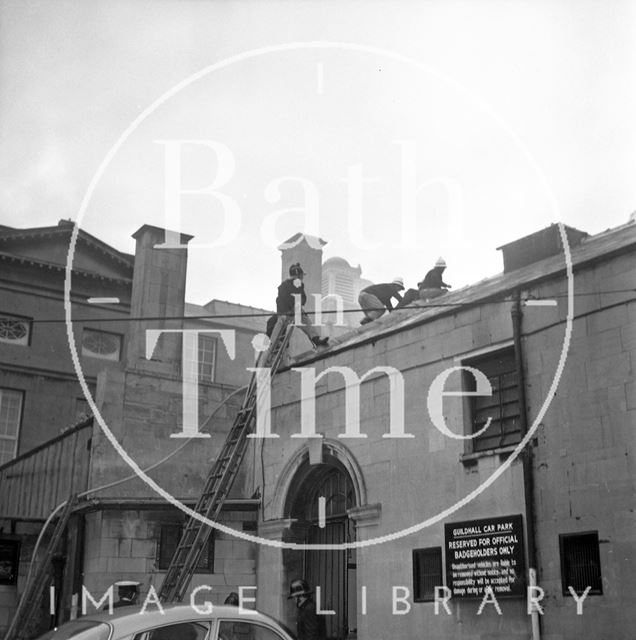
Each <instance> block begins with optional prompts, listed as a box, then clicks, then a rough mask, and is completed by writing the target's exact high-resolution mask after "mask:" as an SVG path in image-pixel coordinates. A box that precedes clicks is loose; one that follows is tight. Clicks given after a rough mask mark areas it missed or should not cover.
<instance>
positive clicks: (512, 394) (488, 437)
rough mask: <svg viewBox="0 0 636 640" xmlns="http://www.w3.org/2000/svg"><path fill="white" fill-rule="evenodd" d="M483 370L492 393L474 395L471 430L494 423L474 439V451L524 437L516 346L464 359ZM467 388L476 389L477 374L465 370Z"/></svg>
mask: <svg viewBox="0 0 636 640" xmlns="http://www.w3.org/2000/svg"><path fill="white" fill-rule="evenodd" d="M462 364H463V365H465V366H469V367H473V368H474V369H478V370H479V371H481V372H482V373H483V374H484V375H485V376H486V377H487V378H488V380H489V381H490V385H491V387H492V395H488V396H471V397H470V398H469V400H470V416H471V433H476V432H477V431H479V430H481V429H483V428H484V426H485V425H486V422H487V421H488V419H489V418H491V423H490V426H489V427H488V429H486V431H485V432H484V434H483V435H481V436H479V437H478V438H475V439H473V440H472V443H473V451H486V450H488V449H497V448H499V447H505V446H508V445H513V444H517V443H518V442H519V441H520V440H521V424H520V421H519V391H518V388H517V369H516V363H515V355H514V349H505V350H504V351H498V352H497V353H494V354H488V355H487V356H484V357H481V358H476V359H474V360H469V361H465V362H463V363H462ZM464 380H465V383H464V386H465V390H466V391H476V381H475V376H474V375H473V374H472V373H470V372H469V371H465V372H464Z"/></svg>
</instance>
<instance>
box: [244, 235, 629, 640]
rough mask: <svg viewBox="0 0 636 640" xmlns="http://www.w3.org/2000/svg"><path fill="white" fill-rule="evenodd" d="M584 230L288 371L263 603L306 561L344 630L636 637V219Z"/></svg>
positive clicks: (272, 469)
mask: <svg viewBox="0 0 636 640" xmlns="http://www.w3.org/2000/svg"><path fill="white" fill-rule="evenodd" d="M564 235H566V236H567V237H568V240H569V244H570V245H571V247H570V254H571V258H570V257H569V255H568V256H567V257H566V253H565V251H564V249H563V248H562V247H563V241H562V238H561V234H560V233H559V228H558V227H557V226H553V227H551V228H549V229H547V230H544V231H542V232H539V233H538V234H533V236H529V237H528V238H525V239H522V240H520V241H518V242H517V243H511V244H510V245H507V246H505V247H503V248H502V249H503V251H504V263H505V264H506V268H505V270H504V272H503V273H502V274H501V275H499V276H496V277H494V278H491V279H489V280H486V281H483V282H480V283H479V284H478V285H475V286H473V287H467V288H465V289H462V290H460V291H455V292H453V293H452V294H450V293H449V294H448V295H447V296H446V297H445V299H444V302H445V305H446V306H444V307H433V306H429V307H427V306H426V305H425V304H424V305H422V308H421V309H419V310H404V311H398V312H394V313H391V314H389V315H388V316H385V317H384V318H381V319H380V320H378V321H376V322H373V323H371V324H369V325H366V326H365V327H361V328H359V329H357V330H356V331H354V332H352V333H349V334H347V335H345V336H342V337H341V338H340V339H338V340H335V341H333V343H332V346H331V347H330V348H329V349H328V350H327V351H326V352H324V353H320V354H317V355H316V354H312V355H311V357H307V355H306V354H305V355H303V356H301V357H300V358H297V359H296V360H294V361H293V362H292V363H291V366H290V367H289V368H288V369H287V370H285V371H283V372H280V373H279V374H278V375H277V376H275V378H274V380H273V383H272V425H273V427H272V430H273V432H274V434H275V435H277V436H279V437H278V438H277V439H271V440H265V441H264V443H263V444H262V445H259V446H261V447H262V458H261V459H262V461H263V468H262V469H259V468H258V465H257V468H256V469H255V473H256V478H261V476H262V477H264V479H265V482H264V483H263V486H264V490H263V495H262V500H263V513H264V518H263V519H262V520H261V521H260V522H259V534H260V535H261V536H262V537H263V538H267V540H268V541H269V543H270V545H269V546H260V547H259V549H258V562H257V572H258V580H257V586H258V588H259V591H258V606H259V608H260V609H262V610H264V611H266V612H268V613H271V614H273V615H275V616H277V617H279V618H281V619H283V620H285V621H287V622H288V623H293V619H294V610H293V605H290V604H289V603H288V602H287V601H286V600H285V595H286V594H287V591H288V585H289V582H290V581H291V580H292V579H294V578H298V577H305V578H307V579H308V580H309V581H310V582H311V583H312V585H314V586H317V587H320V600H321V607H322V609H324V610H328V611H331V612H333V613H330V614H329V615H328V616H327V624H328V630H329V637H332V638H352V637H358V638H368V639H372V638H385V637H399V638H414V637H419V636H420V635H421V633H422V629H426V637H428V638H432V639H433V638H439V639H442V638H445V639H446V638H471V639H478V638H483V639H486V638H488V639H491V638H506V639H511V638H519V639H522V638H523V639H526V638H529V637H533V638H538V637H542V638H549V639H551V640H557V639H558V640H569V639H574V638H590V639H595V640H597V639H600V638H624V639H625V640H627V638H631V636H632V635H633V628H634V625H635V624H636V619H635V617H634V616H635V611H636V610H635V609H634V607H633V606H632V604H631V603H632V602H633V593H634V589H635V587H636V584H635V578H634V576H635V575H636V572H635V571H634V569H635V568H636V565H635V563H636V519H635V516H634V510H633V506H634V498H635V491H634V477H635V474H634V471H635V468H634V455H635V454H636V451H635V444H636V440H635V438H634V425H635V424H636V405H635V400H634V398H635V397H636V395H635V394H634V389H635V388H634V374H633V372H634V365H635V364H636V363H635V359H636V333H635V326H636V325H635V324H634V320H635V319H636V299H635V298H634V282H635V281H636V253H635V251H634V249H635V246H636V226H635V225H634V224H628V225H625V226H623V227H620V228H617V229H613V230H610V231H608V232H605V233H602V234H599V235H597V236H593V237H588V236H587V234H584V233H581V232H577V231H576V230H573V229H568V228H565V231H564ZM570 265H571V270H572V274H571V276H568V270H569V269H570ZM570 290H571V293H572V295H571V296H570ZM303 380H304V385H305V386H302V383H303ZM357 394H359V396H358V395H357ZM358 397H359V405H357V406H356V399H357V398H358ZM358 410H359V421H357V420H356V418H357V415H356V413H357V411H358ZM299 435H305V436H311V437H307V438H305V439H303V438H302V437H300V438H299V437H298V436H299ZM293 436H295V437H293ZM354 542H355V543H357V545H354V544H352V543H354ZM307 544H310V545H315V544H320V545H331V547H323V548H316V547H304V548H303V547H302V545H307ZM294 545H301V548H298V547H294ZM534 580H536V583H537V585H538V588H534V587H533V584H534ZM274 587H277V588H274ZM436 587H438V591H437V603H436V602H435V601H436V590H435V588H436ZM539 589H540V590H539ZM528 591H530V596H531V598H533V599H531V600H530V601H529V599H528ZM447 596H450V599H448V600H447V601H446V602H442V600H444V598H445V597H447ZM577 599H578V600H579V601H580V603H579V604H577ZM529 602H530V604H529ZM539 607H540V608H541V611H539ZM579 607H580V612H579V613H580V614H579V613H577V608H579Z"/></svg>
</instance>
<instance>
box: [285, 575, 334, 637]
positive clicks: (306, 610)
mask: <svg viewBox="0 0 636 640" xmlns="http://www.w3.org/2000/svg"><path fill="white" fill-rule="evenodd" d="M311 594H312V591H311V589H310V588H309V585H308V584H307V581H306V580H292V582H291V584H290V585H289V596H287V599H288V600H290V599H291V598H295V599H296V636H297V638H298V640H325V638H326V629H325V619H324V617H323V616H321V615H319V614H318V613H317V611H316V603H315V602H314V599H313V598H312V597H311Z"/></svg>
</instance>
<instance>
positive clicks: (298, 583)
mask: <svg viewBox="0 0 636 640" xmlns="http://www.w3.org/2000/svg"><path fill="white" fill-rule="evenodd" d="M310 593H311V589H310V588H309V585H308V584H307V581H306V580H301V579H298V580H292V581H291V584H290V585H289V595H288V596H287V599H288V600H289V599H290V598H297V597H298V596H308V595H309V594H310Z"/></svg>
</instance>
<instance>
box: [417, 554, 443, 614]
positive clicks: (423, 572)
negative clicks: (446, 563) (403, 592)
mask: <svg viewBox="0 0 636 640" xmlns="http://www.w3.org/2000/svg"><path fill="white" fill-rule="evenodd" d="M443 584H444V581H443V578H442V548H441V547H429V548H428V549H413V599H414V601H415V602H432V601H433V600H434V599H435V587H441V586H442V585H443Z"/></svg>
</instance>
